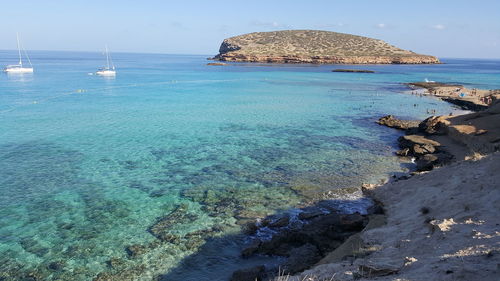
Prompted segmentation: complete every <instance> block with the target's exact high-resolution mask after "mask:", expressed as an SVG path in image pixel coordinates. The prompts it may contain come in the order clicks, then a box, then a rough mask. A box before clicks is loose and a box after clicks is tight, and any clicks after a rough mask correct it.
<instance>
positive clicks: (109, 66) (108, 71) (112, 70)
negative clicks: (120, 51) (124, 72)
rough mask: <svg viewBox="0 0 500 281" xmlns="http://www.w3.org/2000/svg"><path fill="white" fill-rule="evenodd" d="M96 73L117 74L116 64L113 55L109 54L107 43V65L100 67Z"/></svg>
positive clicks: (104, 74) (102, 74)
mask: <svg viewBox="0 0 500 281" xmlns="http://www.w3.org/2000/svg"><path fill="white" fill-rule="evenodd" d="M95 74H96V75H101V76H115V75H116V70H115V66H114V65H113V61H112V60H111V56H110V55H109V51H108V46H107V45H106V66H105V67H103V68H99V69H98V70H97V71H96V73H95Z"/></svg>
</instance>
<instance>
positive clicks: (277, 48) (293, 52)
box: [213, 30, 440, 64]
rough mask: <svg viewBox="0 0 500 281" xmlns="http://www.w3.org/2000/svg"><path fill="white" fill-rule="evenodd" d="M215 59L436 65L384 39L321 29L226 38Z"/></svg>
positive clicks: (434, 61) (433, 59)
mask: <svg viewBox="0 0 500 281" xmlns="http://www.w3.org/2000/svg"><path fill="white" fill-rule="evenodd" d="M213 59H214V60H220V61H235V62H268V63H322V64H437V63H440V61H439V59H438V58H437V57H434V56H429V55H422V54H417V53H414V52H412V51H407V50H403V49H400V48H397V47H395V46H392V45H390V44H388V43H386V42H384V41H382V40H378V39H372V38H368V37H363V36H357V35H351V34H345V33H337V32H330V31H320V30H283V31H272V32H254V33H249V34H244V35H239V36H235V37H231V38H228V39H225V40H224V41H223V42H222V44H221V46H220V48H219V54H218V55H216V56H215V57H214V58H213Z"/></svg>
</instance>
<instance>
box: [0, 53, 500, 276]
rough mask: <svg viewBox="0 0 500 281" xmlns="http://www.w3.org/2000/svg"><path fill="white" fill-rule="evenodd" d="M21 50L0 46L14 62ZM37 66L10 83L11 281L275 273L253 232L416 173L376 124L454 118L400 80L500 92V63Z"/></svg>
mask: <svg viewBox="0 0 500 281" xmlns="http://www.w3.org/2000/svg"><path fill="white" fill-rule="evenodd" d="M15 55H16V53H15V52H6V51H2V52H0V64H2V65H4V64H7V63H9V62H11V61H13V60H15ZM31 56H32V57H33V63H34V66H35V73H34V74H33V75H23V76H12V75H6V74H4V75H1V76H0V189H1V190H0V191H1V192H0V268H1V270H0V272H1V273H0V274H2V275H0V278H1V277H6V278H7V280H9V278H10V279H13V280H16V279H19V278H21V277H23V276H24V277H26V276H30V274H31V276H37V277H39V278H42V279H46V280H61V279H62V280H91V279H92V278H94V277H95V276H96V275H97V274H98V273H100V272H104V273H109V274H120V272H121V273H122V274H126V275H127V276H130V278H132V279H134V278H135V279H145V280H148V279H151V278H153V277H154V276H157V275H159V274H166V275H165V276H166V277H165V278H169V279H167V280H190V278H191V279H196V280H214V279H213V276H227V275H228V274H230V272H231V271H232V270H234V268H236V267H238V266H245V265H248V264H255V263H256V262H260V263H261V262H262V260H258V261H255V260H246V261H241V260H240V259H239V258H238V250H239V248H240V247H241V244H242V243H245V238H244V237H242V236H241V235H239V233H240V232H239V231H240V228H239V224H241V223H242V222H245V221H246V220H248V219H251V218H255V217H259V216H263V215H266V214H271V213H274V212H279V211H281V210H286V209H288V208H290V207H293V206H298V205H300V204H304V203H305V202H308V201H312V200H315V199H318V198H323V197H324V196H325V192H328V191H332V190H334V191H335V190H337V192H333V193H330V195H329V196H330V197H331V198H335V199H339V200H344V201H341V202H343V204H342V205H341V206H339V207H340V208H344V210H345V211H349V210H351V211H354V210H358V209H360V208H361V209H362V208H363V206H364V205H365V204H367V203H368V202H366V201H365V200H364V199H360V198H359V194H357V193H356V192H355V191H356V189H346V188H350V187H358V186H359V185H360V184H361V183H363V182H377V181H379V180H381V179H383V178H385V177H387V175H388V174H391V173H397V172H401V171H402V169H403V168H402V167H401V163H400V162H399V161H398V160H397V159H396V158H395V157H394V156H393V155H392V153H391V151H392V149H393V147H394V145H395V139H396V136H398V134H399V133H398V132H395V131H393V130H390V129H387V128H383V127H379V126H378V125H376V124H374V121H375V120H376V119H377V118H379V117H380V116H382V115H386V114H394V115H397V116H401V117H407V118H423V117H425V115H426V110H427V109H436V110H437V113H438V114H448V113H449V112H451V111H453V108H452V107H451V106H450V105H448V104H446V103H444V102H441V101H439V100H434V99H430V98H421V97H418V96H412V95H406V94H402V92H403V91H404V90H405V87H403V86H402V85H401V84H400V83H402V82H411V81H422V80H424V79H425V78H427V79H429V80H436V81H443V82H464V83H468V84H469V85H470V86H472V87H481V88H500V81H499V80H500V79H499V78H498V77H499V73H500V71H499V69H500V68H499V66H500V62H498V61H473V60H449V61H446V62H448V64H444V65H424V66H403V65H401V66H397V65H394V66H362V67H359V66H355V67H356V68H367V69H373V70H376V71H377V72H378V73H376V74H352V73H331V72H330V70H331V69H333V68H335V67H334V66H311V65H304V66H302V65H301V66H297V65H275V66H261V65H253V64H234V65H233V64H232V65H230V66H227V67H210V66H206V65H205V64H206V62H207V61H206V60H205V57H204V56H173V55H145V54H115V55H114V59H115V64H116V65H117V69H118V75H117V77H116V78H114V79H109V78H102V77H97V76H94V75H89V73H92V72H93V71H95V70H96V68H97V67H99V66H100V65H101V64H102V57H101V55H100V54H97V53H69V52H33V53H32V54H31ZM207 239H208V241H209V242H208V243H205V241H207ZM130 245H136V247H135V248H133V247H132V248H130V247H129V248H127V247H128V246H130ZM221 245H222V246H221ZM130 249H136V250H137V249H139V250H140V251H139V250H137V251H135V252H134V251H133V250H132V251H131V250H130ZM189 255H191V256H190V257H189V258H186V257H188V256H189ZM183 258H186V259H185V260H184V262H183V263H182V264H180V261H181V260H182V259H183ZM273 261H274V260H273V259H270V260H268V262H271V263H272V262H273ZM211 274H213V275H211ZM204 278H205V279H204ZM210 278H212V279H210Z"/></svg>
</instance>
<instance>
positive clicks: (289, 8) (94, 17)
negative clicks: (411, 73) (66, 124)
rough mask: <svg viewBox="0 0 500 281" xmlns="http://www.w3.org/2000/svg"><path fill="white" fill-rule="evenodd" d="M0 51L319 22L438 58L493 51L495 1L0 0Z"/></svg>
mask: <svg viewBox="0 0 500 281" xmlns="http://www.w3.org/2000/svg"><path fill="white" fill-rule="evenodd" d="M0 18H1V19H2V24H1V25H0V49H2V50H12V49H15V48H16V32H19V34H20V36H21V39H22V42H23V45H24V46H25V48H26V49H28V50H64V51H101V50H102V49H103V48H104V45H105V44H108V46H109V48H110V50H111V51H112V52H136V53H165V54H203V55H215V54H217V52H218V49H219V46H220V43H221V42H222V40H224V39H225V38H228V37H231V36H236V35H240V34H245V33H250V32H257V31H273V30H285V29H319V30H327V31H335V32H342V33H350V34H355V35H362V36H367V37H372V38H377V39H382V40H384V41H386V42H389V43H390V44H392V45H395V46H397V47H400V48H403V49H408V50H412V51H414V52H417V53H423V54H429V55H435V56H438V57H442V58H443V57H444V58H500V0H475V1H472V0H433V1H430V0H413V1H409V0H397V1H394V0H355V1H353V0H351V1H347V0H346V1H337V0H329V1H327V0H299V1H296V0H288V1H282V0H267V1H261V0H252V1H238V0H232V1H227V0H226V1H219V0H210V1H208V0H206V1H201V0H200V1H197V0H181V1H168V0H163V1H161V0H83V1H82V0H15V1H12V0H0Z"/></svg>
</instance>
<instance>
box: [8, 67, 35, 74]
mask: <svg viewBox="0 0 500 281" xmlns="http://www.w3.org/2000/svg"><path fill="white" fill-rule="evenodd" d="M3 71H4V72H7V73H33V67H9V66H7V67H6V68H5V69H4V70H3Z"/></svg>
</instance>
